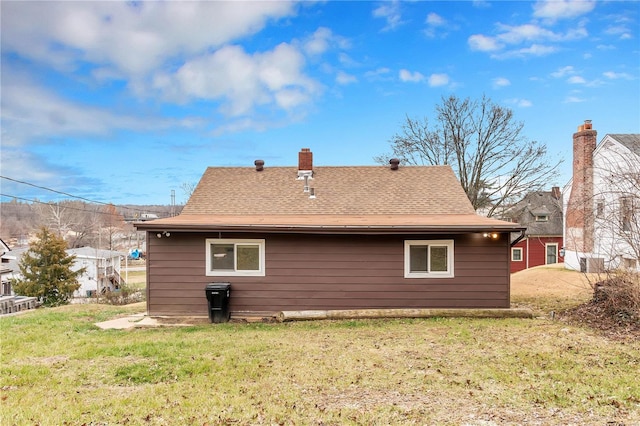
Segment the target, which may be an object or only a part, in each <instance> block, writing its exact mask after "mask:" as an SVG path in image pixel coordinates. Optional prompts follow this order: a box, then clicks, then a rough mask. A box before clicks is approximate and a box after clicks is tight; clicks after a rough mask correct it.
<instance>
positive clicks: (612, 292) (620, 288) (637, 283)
mask: <svg viewBox="0 0 640 426" xmlns="http://www.w3.org/2000/svg"><path fill="white" fill-rule="evenodd" d="M593 301H594V302H595V303H596V304H598V305H600V306H601V307H602V308H603V309H604V311H605V313H606V314H607V315H609V316H611V317H612V318H614V319H616V320H618V321H619V322H628V321H640V274H638V273H634V272H628V271H617V272H615V273H614V274H613V275H611V276H610V277H609V278H608V279H606V280H603V281H599V282H597V283H596V284H595V286H594V292H593Z"/></svg>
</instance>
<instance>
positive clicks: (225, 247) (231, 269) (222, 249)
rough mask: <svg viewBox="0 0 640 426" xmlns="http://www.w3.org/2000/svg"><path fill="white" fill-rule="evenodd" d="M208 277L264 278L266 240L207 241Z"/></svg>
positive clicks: (212, 239) (221, 239) (222, 239)
mask: <svg viewBox="0 0 640 426" xmlns="http://www.w3.org/2000/svg"><path fill="white" fill-rule="evenodd" d="M206 243H207V247H206V251H207V262H206V263H207V271H206V272H207V275H208V276H232V275H235V276H260V277H264V240H231V239H224V238H219V239H214V238H209V239H207V240H206Z"/></svg>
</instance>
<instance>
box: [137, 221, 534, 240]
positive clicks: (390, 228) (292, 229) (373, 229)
mask: <svg viewBox="0 0 640 426" xmlns="http://www.w3.org/2000/svg"><path fill="white" fill-rule="evenodd" d="M136 228H137V229H138V230H140V231H150V232H154V231H170V232H231V231H235V232H266V233H321V234H326V233H338V234H341V233H359V234H388V233H398V234H400V233H415V232H432V233H442V234H461V233H469V232H500V233H502V232H518V231H520V232H521V233H522V236H521V237H519V239H518V241H519V240H520V239H522V238H523V237H524V230H525V229H526V228H506V229H501V228H496V227H495V226H489V227H483V226H468V225H464V226H455V225H454V226H446V225H445V226H442V225H437V226H420V225H415V226H403V225H386V226H385V225H208V226H201V225H182V226H176V225H169V226H167V225H161V224H154V226H149V224H148V223H145V224H144V225H143V226H136Z"/></svg>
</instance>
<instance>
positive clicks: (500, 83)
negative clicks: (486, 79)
mask: <svg viewBox="0 0 640 426" xmlns="http://www.w3.org/2000/svg"><path fill="white" fill-rule="evenodd" d="M492 84H493V87H494V88H496V89H498V88H501V87H506V86H510V85H511V82H510V81H509V80H508V79H506V78H504V77H496V78H494V79H493V82H492Z"/></svg>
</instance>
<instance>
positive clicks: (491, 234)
mask: <svg viewBox="0 0 640 426" xmlns="http://www.w3.org/2000/svg"><path fill="white" fill-rule="evenodd" d="M482 236H483V237H485V238H491V239H492V240H497V239H498V237H499V236H500V235H498V233H497V232H485V233H484V234H482Z"/></svg>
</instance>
